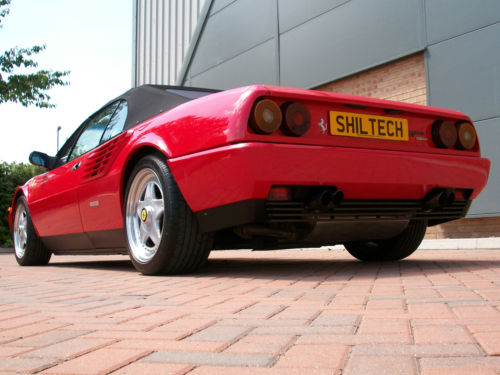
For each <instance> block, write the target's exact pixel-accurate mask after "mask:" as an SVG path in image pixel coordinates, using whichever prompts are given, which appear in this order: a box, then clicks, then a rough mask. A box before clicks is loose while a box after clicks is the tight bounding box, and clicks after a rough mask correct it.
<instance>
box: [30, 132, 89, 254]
mask: <svg viewBox="0 0 500 375" xmlns="http://www.w3.org/2000/svg"><path fill="white" fill-rule="evenodd" d="M84 126H85V123H84V124H82V125H81V126H80V127H79V128H78V129H77V130H76V131H75V132H74V133H73V135H72V136H71V137H70V138H69V139H68V141H66V143H65V144H64V145H63V147H62V148H61V150H60V151H59V152H58V154H57V156H56V160H57V161H56V167H55V168H54V169H52V170H49V171H47V172H46V173H44V174H42V175H40V176H37V177H35V178H34V179H33V180H32V182H31V184H30V188H29V200H28V201H29V208H30V214H31V218H32V220H33V224H34V226H35V228H36V230H37V232H38V235H39V236H40V237H43V238H45V239H52V238H56V237H57V238H61V239H62V238H63V237H66V236H71V235H77V236H78V234H81V233H82V232H83V227H82V222H81V218H80V209H79V207H78V196H77V190H76V186H78V179H79V177H78V173H77V170H78V161H77V160H71V161H68V155H69V153H70V152H71V150H72V148H73V146H74V144H75V142H76V140H77V139H78V135H79V134H80V132H81V130H82V128H83V127H84ZM48 245H49V246H50V247H53V246H52V245H53V244H48ZM56 247H57V246H56ZM79 247H81V244H80V245H79Z"/></svg>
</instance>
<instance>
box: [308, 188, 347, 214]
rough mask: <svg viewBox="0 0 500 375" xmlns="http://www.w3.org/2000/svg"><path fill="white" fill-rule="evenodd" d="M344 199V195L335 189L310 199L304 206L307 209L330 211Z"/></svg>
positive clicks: (322, 192) (324, 191)
mask: <svg viewBox="0 0 500 375" xmlns="http://www.w3.org/2000/svg"><path fill="white" fill-rule="evenodd" d="M343 199H344V193H342V191H340V190H338V189H337V188H335V187H334V188H329V189H325V190H323V191H321V192H319V193H317V194H316V195H314V196H313V197H312V199H311V200H309V202H308V203H307V205H306V208H308V209H332V208H334V207H336V206H338V205H339V204H340V203H341V202H342V200H343Z"/></svg>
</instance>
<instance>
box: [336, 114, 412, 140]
mask: <svg viewBox="0 0 500 375" xmlns="http://www.w3.org/2000/svg"><path fill="white" fill-rule="evenodd" d="M330 134H331V135H341V136H347V137H356V138H375V139H385V140H389V141H408V138H409V137H408V120H406V119H403V118H397V117H386V116H373V115H365V114H360V113H352V112H337V111H330Z"/></svg>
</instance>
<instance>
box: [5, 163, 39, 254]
mask: <svg viewBox="0 0 500 375" xmlns="http://www.w3.org/2000/svg"><path fill="white" fill-rule="evenodd" d="M43 172H45V170H44V169H43V168H40V167H36V166H34V165H31V164H24V163H5V162H2V163H0V247H10V246H12V239H11V234H10V229H9V223H8V221H7V209H8V208H9V207H10V205H11V203H12V197H13V194H14V192H15V190H16V188H17V187H18V186H20V185H23V184H24V183H25V182H26V181H28V180H29V179H30V178H31V177H33V176H36V175H38V174H40V173H43Z"/></svg>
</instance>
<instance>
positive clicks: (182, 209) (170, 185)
mask: <svg viewBox="0 0 500 375" xmlns="http://www.w3.org/2000/svg"><path fill="white" fill-rule="evenodd" d="M123 212H124V223H125V231H126V236H127V242H128V248H129V255H130V259H131V260H132V263H133V265H134V267H135V268H136V269H137V270H138V271H140V272H142V273H143V274H145V275H153V274H157V273H165V274H177V273H186V272H192V271H194V270H196V269H197V268H199V267H200V266H201V265H203V264H204V263H205V262H206V260H207V258H208V255H209V254H210V250H211V248H212V245H213V239H214V234H213V233H202V232H201V231H200V228H199V225H198V221H197V220H196V218H195V217H194V215H193V212H192V211H191V209H190V208H189V207H188V205H187V204H186V202H185V201H184V198H183V196H182V194H181V193H180V191H179V188H178V187H177V184H176V183H175V180H174V178H173V176H172V174H171V172H170V170H169V169H168V166H167V164H166V162H165V159H164V157H162V156H158V155H148V156H146V157H144V158H142V159H141V160H140V161H139V162H138V163H137V164H136V165H135V167H134V170H133V171H132V173H131V175H130V178H129V180H128V184H127V188H126V191H125V200H124V210H123Z"/></svg>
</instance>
